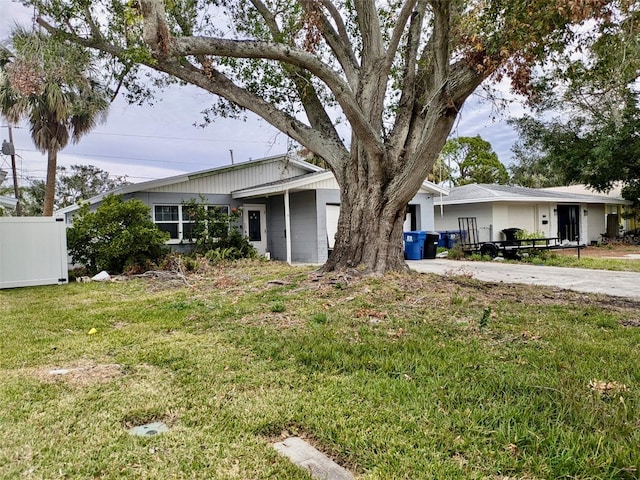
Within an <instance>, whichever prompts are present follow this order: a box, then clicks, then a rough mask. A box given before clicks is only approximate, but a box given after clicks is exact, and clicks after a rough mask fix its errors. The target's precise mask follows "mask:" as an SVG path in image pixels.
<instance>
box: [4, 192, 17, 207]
mask: <svg viewBox="0 0 640 480" xmlns="http://www.w3.org/2000/svg"><path fill="white" fill-rule="evenodd" d="M17 203H18V200H16V199H15V198H11V197H4V196H2V195H0V207H5V208H15V206H16V204H17Z"/></svg>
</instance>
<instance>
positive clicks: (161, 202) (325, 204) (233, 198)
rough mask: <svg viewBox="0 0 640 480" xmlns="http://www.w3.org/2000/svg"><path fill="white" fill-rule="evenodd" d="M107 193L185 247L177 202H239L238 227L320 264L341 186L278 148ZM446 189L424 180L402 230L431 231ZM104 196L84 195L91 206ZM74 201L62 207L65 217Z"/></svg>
mask: <svg viewBox="0 0 640 480" xmlns="http://www.w3.org/2000/svg"><path fill="white" fill-rule="evenodd" d="M109 193H113V194H118V195H122V197H123V199H124V200H128V199H131V198H136V199H139V200H141V201H142V202H144V203H145V204H146V205H148V206H149V208H150V209H151V215H152V218H153V221H154V222H155V223H156V224H157V225H158V226H159V227H160V228H161V229H162V230H164V231H166V232H169V234H170V235H171V240H170V241H169V243H170V244H171V245H172V247H173V248H175V249H177V250H188V249H189V247H190V245H189V242H188V240H187V238H185V236H184V233H185V230H186V229H185V224H187V223H188V219H187V218H185V216H183V212H182V202H184V201H189V200H191V199H195V200H198V201H199V200H200V199H201V198H202V199H203V200H202V201H203V202H205V203H207V204H208V205H214V206H217V207H221V208H222V209H223V210H226V211H229V209H233V208H239V209H240V210H241V212H242V215H241V220H240V221H241V226H242V230H243V232H244V234H245V235H246V236H247V237H248V238H249V241H250V242H251V243H252V244H253V246H254V247H255V248H256V249H257V250H258V252H260V253H262V254H265V255H267V256H268V257H270V258H273V259H276V260H286V261H289V262H309V263H324V262H325V261H326V260H327V258H328V254H329V251H330V249H331V248H333V244H334V238H335V234H336V231H337V222H338V214H339V211H340V192H339V187H338V183H337V182H336V180H335V178H334V176H333V174H332V173H331V172H330V171H328V170H324V169H322V168H320V167H318V166H316V165H312V164H311V163H308V162H305V161H304V160H301V159H299V158H297V157H292V156H289V155H279V156H274V157H269V158H263V159H260V160H253V161H248V162H242V163H236V164H234V165H227V166H223V167H216V168H211V169H207V170H203V171H199V172H195V173H188V174H183V175H177V176H174V177H169V178H163V179H160V180H152V181H149V182H144V183H138V184H132V185H126V186H123V187H120V188H117V189H115V190H113V191H111V192H109ZM446 193H447V191H446V189H443V188H441V187H438V186H437V185H435V184H433V183H430V182H425V183H424V184H423V185H422V188H421V189H420V191H419V192H418V193H417V195H416V196H415V197H414V198H413V199H412V201H411V202H410V203H409V206H408V214H407V221H406V224H405V230H407V231H408V230H433V228H434V221H433V199H434V196H436V195H441V194H444V195H446ZM105 195H107V194H103V195H98V196H96V197H93V198H91V199H89V200H88V201H89V203H90V204H91V206H92V208H97V206H98V205H99V204H100V202H101V200H102V199H103V198H104V196H105ZM78 208H79V207H78V206H77V205H74V206H71V207H67V208H64V209H61V210H60V211H58V212H57V214H58V215H64V216H65V219H66V221H67V223H71V222H72V221H73V220H72V217H73V214H74V212H75V211H76V210H77V209H78Z"/></svg>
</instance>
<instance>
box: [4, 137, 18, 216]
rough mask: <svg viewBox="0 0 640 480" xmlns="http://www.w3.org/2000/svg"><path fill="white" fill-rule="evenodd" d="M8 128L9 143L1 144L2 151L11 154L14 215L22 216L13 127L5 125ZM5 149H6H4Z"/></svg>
mask: <svg viewBox="0 0 640 480" xmlns="http://www.w3.org/2000/svg"><path fill="white" fill-rule="evenodd" d="M7 128H8V129H9V143H8V144H6V143H3V144H2V153H4V154H8V155H11V170H12V172H13V193H14V196H15V197H16V200H17V201H18V203H16V215H17V216H18V217H21V216H22V209H21V208H20V190H19V189H18V172H17V169H16V147H15V146H14V145H13V129H12V128H11V125H9V126H8V127H7ZM5 150H7V151H5Z"/></svg>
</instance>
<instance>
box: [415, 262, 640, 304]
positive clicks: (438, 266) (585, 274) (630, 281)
mask: <svg viewBox="0 0 640 480" xmlns="http://www.w3.org/2000/svg"><path fill="white" fill-rule="evenodd" d="M407 264H408V265H409V268H411V269H412V270H415V271H417V272H423V273H436V274H439V275H471V276H472V277H473V278H475V279H478V280H482V281H485V282H505V283H524V284H528V285H544V286H547V287H559V288H565V289H567V290H575V291H577V292H589V293H602V294H604V295H614V296H618V297H629V298H635V299H640V273H635V272H612V271H609V270H588V269H585V268H565V267H540V266H536V265H527V264H513V263H503V262H467V261H458V260H446V259H439V258H438V259H435V260H408V261H407Z"/></svg>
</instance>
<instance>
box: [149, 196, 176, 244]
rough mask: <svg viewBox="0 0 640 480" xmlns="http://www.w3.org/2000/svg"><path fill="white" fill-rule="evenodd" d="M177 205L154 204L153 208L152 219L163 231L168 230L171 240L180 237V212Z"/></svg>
mask: <svg viewBox="0 0 640 480" xmlns="http://www.w3.org/2000/svg"><path fill="white" fill-rule="evenodd" d="M181 210H182V208H180V206H179V205H156V206H155V207H154V209H153V215H154V218H153V221H154V222H155V223H156V224H157V225H158V228H159V229H160V230H162V231H163V232H168V233H169V237H170V239H171V240H179V239H180V233H181V232H180V230H181V229H180V213H181Z"/></svg>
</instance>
